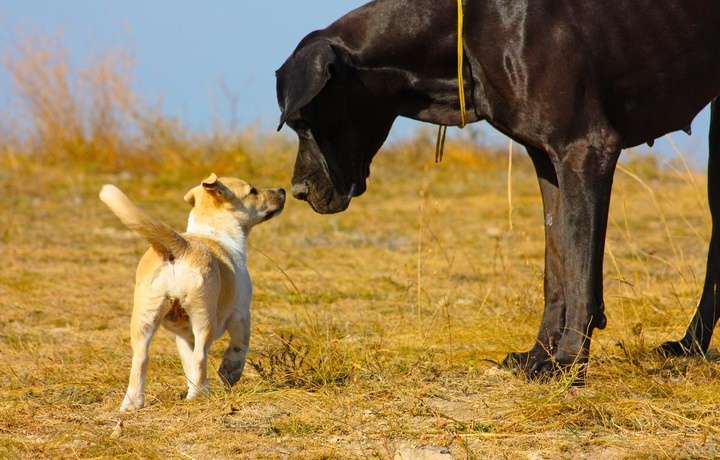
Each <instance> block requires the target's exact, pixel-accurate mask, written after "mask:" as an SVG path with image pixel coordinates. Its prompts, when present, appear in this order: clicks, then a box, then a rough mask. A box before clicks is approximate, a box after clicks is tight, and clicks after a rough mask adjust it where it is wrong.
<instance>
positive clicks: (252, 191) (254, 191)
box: [250, 187, 258, 195]
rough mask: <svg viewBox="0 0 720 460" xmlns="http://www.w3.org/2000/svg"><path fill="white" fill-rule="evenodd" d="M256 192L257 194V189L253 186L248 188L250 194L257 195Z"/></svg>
mask: <svg viewBox="0 0 720 460" xmlns="http://www.w3.org/2000/svg"><path fill="white" fill-rule="evenodd" d="M257 194H258V191H257V189H256V188H255V187H253V188H251V189H250V195H257Z"/></svg>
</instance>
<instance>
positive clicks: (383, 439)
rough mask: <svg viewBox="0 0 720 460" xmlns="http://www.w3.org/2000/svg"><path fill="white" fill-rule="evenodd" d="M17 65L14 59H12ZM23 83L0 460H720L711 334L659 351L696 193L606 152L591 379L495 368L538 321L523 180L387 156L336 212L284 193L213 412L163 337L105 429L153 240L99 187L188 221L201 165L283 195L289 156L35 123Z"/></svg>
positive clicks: (7, 180) (211, 141)
mask: <svg viewBox="0 0 720 460" xmlns="http://www.w3.org/2000/svg"><path fill="white" fill-rule="evenodd" d="M21 51H22V50H21ZM27 62H28V59H27V56H25V57H23V55H22V52H20V54H19V57H18V58H17V60H16V61H12V62H10V64H15V65H20V64H23V63H25V64H27ZM41 64H42V63H41ZM6 65H8V63H6ZM53 65H54V64H52V63H49V62H46V63H44V64H42V65H40V66H39V68H40V69H45V73H49V71H50V70H52V69H54V68H55V67H53ZM43 66H44V67H43ZM11 68H12V67H11ZM101 68H102V66H101ZM106 70H107V69H106ZM111 70H112V69H111ZM58 71H59V72H60V73H59V76H60V77H62V78H68V77H67V76H66V74H65V73H63V71H62V69H60V70H58ZM20 74H21V75H22V78H24V80H22V81H24V82H25V83H27V84H28V85H29V86H28V87H22V85H20V86H21V87H20V89H19V91H20V96H21V97H22V98H23V100H24V101H25V103H26V106H27V107H30V109H31V110H30V111H29V112H30V115H31V116H30V117H29V118H30V119H31V120H32V123H30V124H29V125H28V126H29V128H27V131H21V132H20V134H17V132H18V131H17V130H20V129H21V128H20V127H15V128H12V129H10V128H8V127H7V126H8V125H7V123H5V124H3V132H4V133H5V134H6V135H5V137H4V140H3V143H2V145H0V148H2V150H0V193H1V196H2V197H3V210H2V212H1V213H0V255H1V256H2V259H1V260H2V264H0V351H1V353H0V458H8V459H15V458H18V459H36V458H53V459H56V458H82V459H90V458H93V459H96V458H107V459H110V458H113V459H114V458H127V459H135V458H147V459H176V458H177V459H182V458H189V459H230V458H247V459H346V458H348V459H351V458H380V459H392V458H394V456H395V454H396V452H397V451H398V449H399V448H401V447H402V446H416V447H422V446H434V447H446V448H448V449H449V450H450V451H451V452H452V455H453V456H454V458H456V459H485V458H492V459H494V458H509V459H515V458H527V459H556V458H567V459H579V458H589V459H599V458H602V459H622V458H633V459H636V458H647V459H650V458H716V457H718V456H720V380H719V379H718V377H719V375H720V365H719V364H718V361H717V359H716V355H717V342H714V343H713V345H712V346H711V349H712V351H713V353H712V354H711V355H710V356H709V357H708V359H670V360H665V359H661V358H660V357H658V356H656V355H655V354H654V353H653V349H654V347H656V346H657V345H658V344H660V343H662V342H663V341H665V340H668V339H675V338H678V337H679V336H680V335H681V334H682V333H683V332H684V330H685V327H686V325H687V323H688V320H689V317H690V316H691V315H692V313H693V311H694V309H695V303H696V301H697V299H698V298H699V295H700V290H701V287H702V281H703V277H704V266H705V254H706V246H707V241H708V239H709V232H710V220H709V214H708V211H707V209H706V208H707V203H706V198H705V193H704V188H705V187H706V184H705V176H704V175H703V174H698V173H693V172H689V171H688V170H687V169H686V168H685V167H684V165H683V164H682V162H680V161H670V162H666V161H664V160H663V161H660V160H658V161H653V160H652V159H649V158H646V157H642V156H638V155H636V154H634V153H633V152H627V153H626V154H624V157H623V158H624V160H623V163H622V166H621V169H620V170H619V171H618V172H617V175H616V183H615V189H614V196H613V203H612V209H611V219H610V225H609V231H608V244H607V249H606V257H605V259H606V260H605V284H606V304H607V315H608V327H607V329H605V330H603V331H597V332H596V333H595V336H594V342H593V349H592V357H591V365H590V367H589V372H588V378H587V385H586V386H585V387H581V388H577V387H572V386H570V379H562V378H561V379H558V380H555V381H552V382H546V383H538V382H529V381H524V380H522V379H518V378H516V377H514V376H512V375H511V374H509V373H508V372H506V371H504V370H501V369H499V368H498V367H497V366H496V365H495V364H494V363H495V362H497V361H498V360H501V359H502V358H503V357H504V356H505V354H506V353H507V352H509V351H513V350H523V349H527V348H529V347H530V346H531V345H532V341H533V339H534V337H535V333H536V329H537V326H538V324H539V321H540V316H541V313H542V305H543V299H542V272H543V238H544V237H543V233H542V232H543V226H542V209H541V204H540V198H539V193H538V187H537V183H536V180H535V178H534V175H533V173H532V171H531V165H530V162H529V160H528V159H526V158H525V157H524V156H522V155H520V154H519V155H517V156H516V157H515V158H514V164H513V171H512V176H511V180H510V181H509V180H508V179H509V178H508V172H507V155H506V154H505V153H502V152H488V151H484V150H483V149H482V148H481V147H480V146H478V145H476V144H475V143H473V142H470V141H469V140H468V138H465V137H461V136H460V135H455V136H454V137H455V139H454V141H455V142H451V143H450V144H449V145H448V146H447V148H446V155H445V159H444V161H443V162H442V163H440V164H434V163H433V145H434V141H433V140H432V139H431V137H432V136H431V135H427V134H420V135H419V136H418V138H417V139H415V140H411V141H407V142H404V143H402V144H395V145H387V146H386V147H385V148H384V150H383V151H381V153H380V154H379V155H378V157H377V158H376V160H375V162H374V163H373V167H372V176H371V181H370V186H369V190H368V192H367V193H366V194H365V195H364V196H363V197H361V198H358V199H355V200H354V201H353V202H352V204H351V206H350V208H349V210H348V211H346V212H345V213H342V214H339V215H331V216H319V215H316V214H314V213H313V212H312V210H311V209H310V208H309V207H308V206H307V205H306V204H304V203H300V202H298V201H296V200H294V199H292V198H291V199H289V200H288V203H287V206H286V210H285V212H284V213H283V214H282V215H281V216H280V217H279V218H277V219H274V220H272V221H271V222H269V223H267V224H264V225H262V226H260V227H258V228H257V229H256V230H254V232H253V234H252V235H251V237H250V240H249V243H250V246H251V248H250V251H249V265H250V272H251V274H252V277H253V280H254V286H255V297H254V301H253V307H252V308H253V336H252V340H251V351H250V354H249V361H250V364H249V365H248V366H247V367H246V371H245V374H244V376H243V378H242V379H241V381H240V382H239V383H238V384H237V385H236V386H235V387H234V388H233V389H232V390H229V391H228V390H226V389H224V388H223V386H222V385H221V383H220V380H219V378H218V377H217V376H216V375H215V374H214V371H213V372H212V374H213V375H212V379H211V388H212V394H211V396H209V397H208V398H205V399H202V400H199V401H190V402H188V401H185V400H183V399H182V396H183V392H184V391H185V382H184V378H183V376H182V369H181V365H180V361H179V358H178V356H177V353H176V350H175V345H174V340H173V339H172V337H171V335H170V334H169V333H167V332H165V331H160V332H159V333H158V335H157V336H156V338H155V340H154V341H153V344H152V346H151V350H150V353H151V363H150V371H149V374H148V385H147V396H148V404H147V406H146V407H145V408H144V409H142V410H139V411H136V412H132V413H123V414H121V413H119V412H118V407H119V405H120V403H121V401H122V398H123V394H124V391H125V387H126V379H127V376H128V373H129V367H130V356H131V350H130V343H129V331H128V329H129V318H130V311H131V305H130V303H131V298H132V290H133V276H134V269H135V265H136V263H137V261H138V259H139V256H140V255H141V254H142V253H143V252H144V250H145V249H146V247H147V243H146V242H145V241H144V240H143V239H141V238H140V237H138V236H137V235H135V234H134V233H132V232H130V231H129V230H127V229H126V228H125V227H124V226H122V224H120V223H119V221H118V220H117V219H116V218H115V217H114V216H113V215H112V214H111V213H110V211H109V210H108V209H107V208H105V207H104V205H103V204H102V203H101V202H100V201H99V199H98V198H97V194H98V192H99V190H100V187H101V186H102V184H104V183H108V182H109V183H114V184H116V185H118V186H119V187H120V188H121V189H123V190H124V191H125V192H126V193H127V194H128V195H129V196H130V197H131V198H132V199H133V200H134V201H135V202H136V203H138V204H140V205H141V206H142V207H144V208H145V209H146V210H148V211H150V212H151V213H152V214H153V215H155V216H157V217H160V218H162V219H163V220H165V221H166V222H168V223H170V224H172V225H173V226H175V227H176V228H180V229H183V228H184V225H185V222H186V219H187V214H188V212H189V206H188V205H187V204H186V203H185V202H184V201H183V200H182V197H183V195H184V194H185V192H186V191H187V190H188V189H189V188H191V187H192V186H194V185H196V184H198V183H199V182H200V181H201V180H202V179H204V178H205V177H207V176H208V175H209V173H211V172H215V173H217V174H218V175H232V176H237V177H242V178H245V179H248V180H250V181H252V182H253V183H255V184H256V185H258V186H260V187H276V186H283V187H289V180H290V174H291V172H292V164H293V160H294V154H295V149H296V146H295V144H294V140H292V139H290V138H287V137H285V136H283V135H281V134H275V133H257V132H253V131H252V130H245V131H242V132H239V133H237V132H224V131H218V132H215V133H209V134H207V135H204V136H202V135H195V136H192V135H189V134H187V133H184V132H183V131H182V130H181V129H179V128H178V127H177V126H176V125H174V124H173V123H172V121H168V120H163V119H160V118H153V117H152V116H148V115H138V112H136V111H132V110H129V111H127V112H125V109H126V106H127V104H126V103H125V102H123V103H122V104H120V103H117V104H116V102H117V99H112V98H108V97H106V98H105V99H103V97H98V98H89V99H88V100H90V101H91V103H90V104H89V106H88V107H91V108H94V109H96V110H99V112H97V113H105V114H106V115H107V116H106V118H105V121H104V123H105V125H99V127H98V128H97V129H94V128H93V125H87V124H85V123H84V121H87V120H88V119H92V120H96V119H97V115H92V114H90V115H88V114H87V113H84V112H83V111H82V110H80V109H78V110H77V112H73V113H72V114H71V115H70V118H71V121H72V119H73V117H75V118H74V119H75V120H76V121H77V120H79V121H77V122H74V123H70V124H68V123H67V120H66V119H65V117H66V116H67V113H65V112H63V111H60V112H58V113H59V115H58V114H56V113H55V112H54V110H55V111H57V110H60V109H57V108H56V109H53V108H52V107H49V108H48V107H45V109H44V110H43V106H42V104H44V103H46V102H47V101H52V100H54V99H53V97H54V98H58V97H60V98H62V97H65V96H63V91H62V85H60V87H61V88H60V90H57V89H55V90H49V89H47V88H45V89H43V85H46V84H49V83H47V82H45V83H43V82H35V83H33V82H32V81H30V82H29V81H28V80H29V79H30V78H31V77H32V72H31V71H29V70H28V69H27V68H25V70H23V71H22V72H21V73H20ZM20 74H19V75H20ZM110 74H111V75H115V74H113V73H112V72H110ZM60 77H58V78H60ZM58 78H55V80H54V83H53V84H57V80H58ZM101 81H103V80H102V79H101ZM113 81H115V82H116V83H117V84H118V85H120V86H122V84H121V83H122V81H121V79H120V80H118V81H116V80H113ZM118 82H119V83H118ZM33 85H36V86H33ZM28 88H30V89H33V88H35V89H34V90H33V91H35V92H38V88H40V90H42V91H39V94H45V95H46V96H47V94H48V93H51V95H52V96H53V97H37V98H33V97H34V96H33V94H34V93H33V91H30V90H28ZM95 90H97V88H95ZM107 91H108V93H107V94H106V96H107V95H110V96H112V95H113V94H116V91H117V89H114V90H113V89H112V88H111V89H108V90H107ZM93 94H97V93H93ZM100 94H101V95H102V94H105V93H102V91H101V92H100ZM67 96H68V97H71V98H74V97H76V96H75V95H72V94H68V95H67ZM73 100H75V99H73ZM43 101H45V102H43ZM108 101H109V102H108ZM113 101H115V102H113ZM121 102H122V101H121ZM102 104H106V105H105V106H103V105H102ZM107 104H109V106H108V105H107ZM123 104H125V105H123ZM57 106H58V107H64V108H63V110H66V109H67V105H66V104H65V105H63V104H61V103H58V104H57ZM103 107H105V109H104V111H103V110H101V109H103ZM93 113H95V112H93ZM126 115H127V116H128V118H127V120H129V121H127V122H126V123H127V124H131V125H132V124H133V123H135V124H134V125H133V126H131V128H129V129H126V128H127V126H126V124H123V123H121V122H122V120H125V118H123V116H126ZM43 117H45V118H43ZM53 117H55V118H57V120H55V118H53ZM113 117H116V118H113ZM5 120H7V118H6V119H5ZM43 120H44V121H43ZM53 120H55V121H57V124H56V125H51V122H52V121H53ZM73 126H74V127H75V128H72V127H73ZM103 126H105V127H106V128H107V130H105V128H103ZM118 126H120V127H121V128H122V129H120V128H118ZM73 130H74V131H73ZM68 133H71V134H72V136H69V135H65V134H68ZM102 133H105V137H102V136H101V134H102ZM9 134H13V135H12V136H11V135H9ZM61 134H62V135H61ZM701 135H702V134H701ZM451 137H453V133H451ZM508 183H510V184H511V191H512V202H511V203H512V208H510V206H509V202H508ZM510 211H512V212H510ZM224 341H225V339H221V343H217V344H215V346H213V348H212V350H211V359H210V365H211V367H212V368H213V369H216V368H217V366H218V365H219V362H220V354H221V353H222V349H223V348H224V343H222V342H224Z"/></svg>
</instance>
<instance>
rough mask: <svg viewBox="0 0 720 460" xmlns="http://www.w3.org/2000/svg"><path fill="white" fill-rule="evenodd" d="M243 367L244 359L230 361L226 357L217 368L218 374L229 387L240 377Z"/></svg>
mask: <svg viewBox="0 0 720 460" xmlns="http://www.w3.org/2000/svg"><path fill="white" fill-rule="evenodd" d="M244 368H245V360H244V359H243V360H238V361H231V360H229V359H227V358H223V360H222V363H220V368H219V369H218V375H220V378H221V379H222V380H223V382H225V384H226V385H227V386H229V387H231V386H233V385H235V384H236V383H237V382H238V380H240V377H241V376H242V373H243V369H244Z"/></svg>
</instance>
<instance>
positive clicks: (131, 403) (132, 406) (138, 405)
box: [120, 394, 145, 412]
mask: <svg viewBox="0 0 720 460" xmlns="http://www.w3.org/2000/svg"><path fill="white" fill-rule="evenodd" d="M143 406H145V398H144V397H142V396H135V397H132V398H131V397H130V396H129V395H127V394H125V399H123V403H122V405H121V406H120V412H129V411H132V410H137V409H142V408H143Z"/></svg>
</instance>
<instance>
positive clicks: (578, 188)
mask: <svg viewBox="0 0 720 460" xmlns="http://www.w3.org/2000/svg"><path fill="white" fill-rule="evenodd" d="M586 139H588V140H585V141H582V140H581V141H576V142H573V143H572V144H570V145H568V146H566V147H564V148H562V149H558V150H555V152H556V155H555V157H554V158H555V161H552V163H551V164H552V165H553V166H554V168H555V177H556V182H555V183H553V181H552V178H553V177H552V175H551V174H549V173H548V172H547V168H548V163H550V161H551V158H553V157H551V156H547V157H545V158H547V159H546V160H543V159H542V158H543V157H542V155H541V153H540V152H538V151H536V150H533V149H529V151H530V152H531V157H532V158H533V161H534V163H535V167H536V170H537V171H538V175H539V177H540V184H541V190H542V193H543V202H544V208H545V213H546V226H545V229H546V243H547V249H546V256H545V263H546V267H545V295H546V299H545V312H544V314H543V320H542V323H541V325H540V331H539V332H538V340H537V343H536V344H535V346H534V347H533V348H532V349H531V350H530V351H529V352H527V353H513V354H511V355H509V356H508V358H506V360H505V363H506V365H509V367H510V368H511V369H514V370H516V371H518V372H522V373H523V374H525V375H528V376H530V377H542V376H545V375H551V374H554V373H556V372H558V371H560V370H562V369H565V368H567V367H569V366H572V365H580V366H584V365H585V364H586V363H587V361H588V358H589V352H590V340H591V337H592V332H593V330H594V329H602V328H604V327H605V322H606V320H605V315H604V312H603V311H604V303H603V282H602V263H603V251H604V248H605V232H606V229H607V219H608V211H609V207H610V192H611V188H612V179H613V173H614V171H615V165H616V163H617V159H618V157H619V155H620V140H619V137H618V136H617V135H616V134H614V132H613V131H611V130H610V129H605V130H601V131H598V132H595V133H591V134H589V135H588V136H587V138H586ZM591 140H592V141H591ZM557 152H561V154H557ZM555 216H557V218H558V221H557V222H554V219H555ZM550 219H552V221H550V222H549V220H550ZM548 223H552V225H548ZM580 378H582V376H580Z"/></svg>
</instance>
